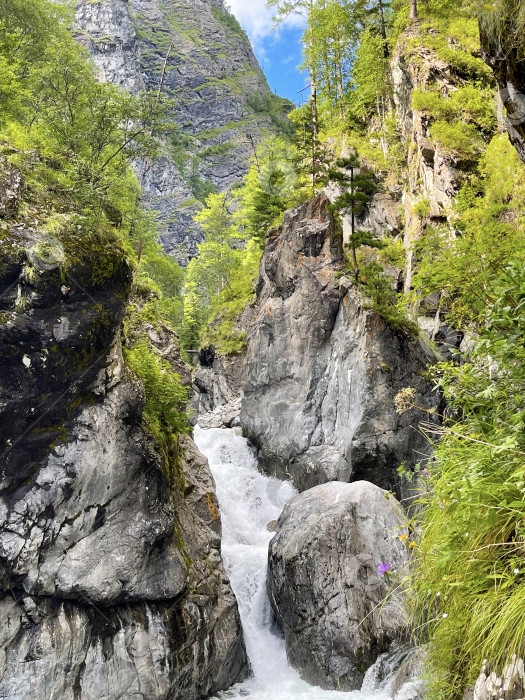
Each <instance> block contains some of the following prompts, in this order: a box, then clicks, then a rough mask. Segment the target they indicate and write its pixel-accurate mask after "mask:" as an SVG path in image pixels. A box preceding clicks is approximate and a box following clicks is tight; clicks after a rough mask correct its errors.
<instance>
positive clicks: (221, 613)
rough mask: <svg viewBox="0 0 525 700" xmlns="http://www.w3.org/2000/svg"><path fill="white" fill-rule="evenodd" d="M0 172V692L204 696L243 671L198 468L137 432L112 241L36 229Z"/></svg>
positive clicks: (125, 290) (197, 460) (122, 284)
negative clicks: (123, 349)
mask: <svg viewBox="0 0 525 700" xmlns="http://www.w3.org/2000/svg"><path fill="white" fill-rule="evenodd" d="M2 165H3V167H2V180H3V181H4V184H5V185H6V187H5V189H3V190H2V191H3V192H7V195H6V196H5V197H1V198H0V199H1V201H0V215H1V216H0V240H1V243H2V245H1V249H0V356H1V357H2V362H1V364H0V450H1V454H2V465H1V472H0V610H1V612H0V619H1V623H2V624H1V630H2V632H1V634H0V696H2V697H9V698H15V697H27V698H29V697H31V698H32V699H33V700H51V698H57V697H60V698H63V699H64V700H73V698H79V697H82V698H86V699H87V698H92V699H93V700H99V699H100V698H102V697H104V698H108V700H109V699H110V700H116V699H117V698H124V699H126V698H127V699H128V700H131V698H137V697H147V698H148V699H149V700H161V699H162V700H168V699H174V698H179V699H180V700H182V699H184V700H197V698H202V697H206V696H208V695H209V694H211V693H213V692H216V691H218V690H221V689H225V688H227V687H229V686H230V685H231V684H232V683H234V682H235V681H236V680H238V679H239V678H240V677H241V676H242V675H243V674H244V673H245V672H246V668H247V662H246V655H245V651H244V645H243V641H242V633H241V629H240V622H239V617H238V612H237V605H236V602H235V598H234V595H233V593H232V590H231V588H230V586H229V583H228V580H227V578H226V576H225V573H224V569H223V566H222V562H221V555H220V533H221V528H220V519H219V516H218V513H217V506H216V497H215V493H214V483H213V479H212V476H211V474H210V472H209V469H208V465H207V462H206V460H205V459H204V458H203V457H202V455H200V454H199V453H198V451H197V449H196V447H195V445H194V444H193V442H192V440H191V439H190V438H189V437H185V438H183V439H182V441H181V443H180V445H179V447H178V448H177V447H176V444H174V446H173V447H172V449H170V451H169V453H168V454H161V452H159V449H158V448H157V446H156V444H155V442H154V441H153V439H152V438H151V437H149V436H148V434H147V433H146V432H145V430H144V427H143V422H142V411H143V408H144V389H143V387H142V384H141V383H140V382H139V381H138V379H137V378H136V377H135V376H134V375H133V374H132V373H131V371H130V370H129V369H128V368H127V366H126V364H125V363H124V361H123V358H122V352H121V344H120V326H121V321H122V318H123V315H124V313H125V309H126V304H127V300H128V295H129V290H130V284H131V270H130V268H129V265H128V262H127V259H126V256H125V254H124V251H123V250H122V249H121V248H120V246H119V243H118V239H117V238H116V237H115V238H112V237H111V236H110V235H108V234H107V233H105V234H104V236H98V235H97V234H96V233H94V232H93V231H91V232H84V231H81V230H79V229H77V230H75V229H71V230H70V229H68V230H67V232H64V233H61V234H57V235H53V236H51V235H49V234H46V233H44V232H43V231H42V230H40V229H39V227H38V223H37V221H38V214H37V213H35V212H34V211H33V213H32V214H33V216H35V218H34V219H31V221H28V220H26V219H25V218H24V216H23V215H22V214H18V213H17V208H18V204H19V200H20V196H21V192H22V189H23V179H22V177H21V176H20V173H18V172H17V171H16V169H14V168H12V167H10V166H8V165H7V164H6V163H5V162H4V163H3V164H2ZM26 211H27V210H26ZM72 231H74V232H72Z"/></svg>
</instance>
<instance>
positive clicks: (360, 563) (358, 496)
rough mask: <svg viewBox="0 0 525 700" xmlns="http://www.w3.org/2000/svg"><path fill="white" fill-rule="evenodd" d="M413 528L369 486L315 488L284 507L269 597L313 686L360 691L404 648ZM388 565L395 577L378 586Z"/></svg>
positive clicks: (292, 654) (292, 656) (291, 653)
mask: <svg viewBox="0 0 525 700" xmlns="http://www.w3.org/2000/svg"><path fill="white" fill-rule="evenodd" d="M405 522H406V520H405V517H404V514H403V509H402V508H401V506H400V505H399V503H398V502H397V501H396V500H395V499H394V498H393V497H391V496H387V493H386V492H385V491H383V490H382V489H380V488H378V487H377V486H374V485H373V484H370V483H368V482H366V481H359V482H355V483H353V484H345V483H337V482H333V483H328V484H323V485H321V486H316V487H315V488H313V489H310V490H309V491H306V492H305V493H302V494H299V495H298V496H296V497H295V498H293V499H292V500H291V501H290V502H289V503H287V505H286V506H285V508H284V511H283V513H282V515H281V517H280V518H279V521H278V529H277V534H276V535H275V537H274V538H273V539H272V541H271V542H270V549H269V571H268V592H269V597H270V602H271V604H272V608H273V610H274V613H275V616H276V619H277V621H278V623H279V624H280V625H281V627H282V629H283V631H284V636H285V640H286V650H287V655H288V658H289V660H290V663H291V664H292V665H293V666H294V667H295V668H297V669H298V671H299V672H300V674H301V676H302V677H303V678H304V679H305V680H306V681H308V682H309V683H311V684H314V685H319V686H321V687H322V688H329V689H334V690H353V689H357V688H360V687H361V683H362V681H363V677H364V672H365V670H366V669H367V668H368V667H370V666H371V665H372V664H373V663H374V662H375V661H376V659H377V658H378V656H379V655H380V654H381V653H383V652H385V651H387V650H388V649H389V647H390V646H391V645H392V644H393V643H394V642H400V641H402V640H403V639H404V636H405V625H406V617H405V612H404V607H403V593H402V592H401V590H400V586H399V578H398V577H400V576H402V575H403V570H404V568H405V567H406V565H407V563H408V553H407V548H406V546H405V545H404V544H403V543H402V542H401V541H400V539H399V537H400V535H402V534H404V533H405V532H406V530H405V528H404V525H405ZM386 563H389V564H391V572H392V573H391V574H389V575H387V576H378V565H379V564H386ZM392 587H393V590H392Z"/></svg>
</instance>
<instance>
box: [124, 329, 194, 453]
mask: <svg viewBox="0 0 525 700" xmlns="http://www.w3.org/2000/svg"><path fill="white" fill-rule="evenodd" d="M125 357H126V361H127V362H128V364H129V366H130V367H131V369H132V370H133V372H134V373H135V374H136V375H137V377H139V379H140V380H141V381H142V383H143V385H144V389H145V393H146V405H145V408H144V419H145V422H146V426H147V428H148V429H149V431H150V432H151V434H152V435H153V437H154V438H155V439H156V440H158V441H159V442H161V441H162V439H163V433H164V432H165V431H166V430H170V431H172V432H173V433H174V434H176V435H177V434H180V433H184V432H188V431H189V425H188V418H187V415H186V410H185V409H186V403H187V401H188V390H187V389H186V388H185V387H183V386H182V384H181V383H180V377H179V376H178V375H177V374H175V373H174V372H173V370H172V368H171V365H170V364H169V362H168V361H167V360H163V359H162V358H161V357H160V356H159V355H158V353H156V352H155V350H154V349H153V347H152V346H151V343H150V342H149V341H148V340H146V339H145V338H144V337H142V338H139V339H138V340H137V341H136V342H135V343H133V345H132V347H131V348H126V349H125Z"/></svg>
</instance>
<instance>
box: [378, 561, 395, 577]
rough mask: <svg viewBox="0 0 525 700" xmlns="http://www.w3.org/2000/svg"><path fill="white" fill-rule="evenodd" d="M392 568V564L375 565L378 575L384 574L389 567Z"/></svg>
mask: <svg viewBox="0 0 525 700" xmlns="http://www.w3.org/2000/svg"><path fill="white" fill-rule="evenodd" d="M391 568H392V564H388V563H387V564H378V565H377V575H378V576H384V575H385V574H387V573H388V572H389V571H390V569H391Z"/></svg>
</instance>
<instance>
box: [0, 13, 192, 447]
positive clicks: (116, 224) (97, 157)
mask: <svg viewBox="0 0 525 700" xmlns="http://www.w3.org/2000/svg"><path fill="white" fill-rule="evenodd" d="M0 17H1V20H0V72H1V77H0V96H1V99H2V110H1V111H0V142H2V143H4V144H9V148H8V152H9V154H10V155H9V160H10V161H11V163H12V164H13V165H15V166H16V167H17V168H19V169H20V171H21V172H22V175H23V178H24V199H23V204H22V207H21V210H20V212H19V213H18V215H17V222H18V223H27V224H28V225H31V226H34V225H35V222H38V227H39V229H41V230H42V232H43V237H42V240H41V241H40V243H39V244H38V246H37V252H40V253H42V251H44V252H45V249H46V238H45V234H49V235H51V236H52V237H53V239H52V240H55V239H57V240H58V241H59V242H60V245H61V246H62V253H61V256H60V259H59V260H58V262H59V264H60V268H61V272H62V275H63V276H64V279H65V280H67V275H68V273H69V271H70V269H71V268H72V267H73V266H77V267H78V264H79V263H80V262H85V265H83V266H82V267H83V268H85V270H86V271H87V277H86V279H85V280H81V281H82V283H83V284H85V285H86V286H87V287H89V285H104V284H105V283H106V282H107V280H108V278H110V277H111V276H113V275H115V274H117V273H119V271H121V268H122V266H123V260H124V259H125V258H126V257H127V258H128V262H129V263H131V265H132V267H133V268H134V269H135V271H136V275H135V283H134V287H135V292H136V293H137V294H138V295H139V296H142V298H143V300H144V299H146V301H145V302H144V301H143V304H142V309H141V313H138V312H137V313H135V316H134V318H135V321H128V327H129V328H131V327H132V326H133V325H134V324H135V326H138V325H140V323H143V322H146V319H147V320H148V322H152V323H165V322H166V321H169V320H171V321H172V322H177V321H180V317H181V315H182V308H181V307H182V301H181V299H180V292H181V287H182V284H183V273H182V271H181V269H180V268H179V266H178V265H177V263H176V261H175V260H173V259H172V258H170V257H169V256H166V255H165V254H164V253H163V251H162V248H161V246H160V245H159V243H158V237H157V231H156V227H155V221H154V218H153V216H152V214H151V213H148V212H145V211H144V210H143V209H142V207H141V206H140V198H141V197H140V195H141V192H140V187H139V184H138V182H137V179H136V177H135V176H134V174H133V171H132V169H131V163H132V162H137V161H139V162H140V161H141V160H143V159H148V160H149V161H151V160H153V159H155V157H156V156H157V154H158V145H157V144H158V142H157V140H156V138H154V133H155V134H156V135H157V136H158V135H162V134H164V135H165V134H167V133H170V128H168V127H167V126H166V124H165V105H164V104H163V102H162V100H160V99H159V98H158V97H157V95H153V96H152V95H149V94H143V95H140V96H138V97H136V96H132V95H131V94H129V93H128V92H126V91H124V90H120V89H118V88H116V87H114V86H112V85H110V84H103V83H100V82H99V81H98V80H97V79H96V75H95V69H94V66H93V65H92V63H91V62H90V61H89V60H88V57H87V54H86V52H85V51H84V50H83V49H81V48H80V47H79V45H78V44H77V43H76V42H75V40H74V39H73V37H72V35H71V32H70V31H69V29H68V26H70V23H71V21H72V17H71V14H70V12H69V11H68V10H67V8H66V9H65V8H64V7H63V6H62V5H61V4H60V3H55V2H48V1H47V0H23V1H22V0H0ZM4 69H5V70H4ZM47 245H49V244H47ZM139 248H140V250H141V260H140V266H139V261H138V250H139ZM26 274H27V275H31V274H34V271H31V270H29V269H28V270H27V271H26ZM124 289H125V285H123V293H124ZM20 310H21V309H19V311H20ZM135 311H136V309H135ZM141 314H142V315H141ZM132 315H133V314H132ZM139 321H140V323H139ZM131 336H132V339H131ZM128 340H129V345H128V349H127V358H128V361H129V363H130V365H131V366H132V368H133V369H134V371H135V372H136V373H137V375H138V376H140V377H141V379H142V380H143V382H144V384H145V389H146V412H145V418H146V421H147V423H148V426H149V428H150V430H151V432H152V434H153V435H154V436H155V439H156V440H157V442H158V443H159V444H160V443H164V444H165V443H166V440H167V439H168V435H172V437H173V436H174V435H175V433H177V432H179V431H183V430H186V428H187V423H186V419H185V414H184V403H185V401H186V391H185V390H184V389H182V387H181V386H180V383H179V381H178V378H177V377H176V376H175V375H173V373H172V372H171V369H170V368H169V367H168V366H167V364H166V363H165V362H164V361H163V360H161V359H160V357H159V356H158V355H157V354H155V351H154V350H153V348H152V347H151V346H150V345H149V344H148V343H149V341H147V340H145V339H144V338H143V337H142V336H141V332H140V330H139V329H138V328H137V327H135V328H134V331H133V333H132V334H131V335H130V339H128ZM173 439H174V437H173Z"/></svg>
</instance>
